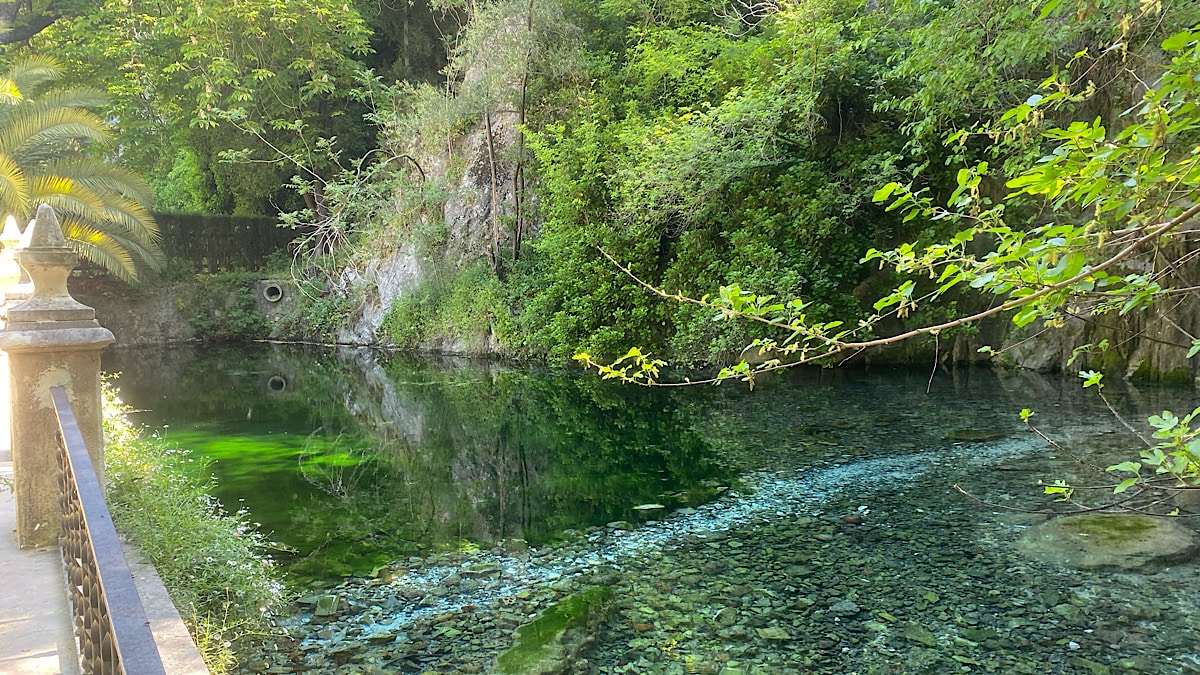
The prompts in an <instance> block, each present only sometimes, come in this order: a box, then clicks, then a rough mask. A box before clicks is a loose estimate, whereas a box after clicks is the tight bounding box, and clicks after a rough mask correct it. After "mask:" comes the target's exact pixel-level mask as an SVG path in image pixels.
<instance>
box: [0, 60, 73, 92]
mask: <svg viewBox="0 0 1200 675" xmlns="http://www.w3.org/2000/svg"><path fill="white" fill-rule="evenodd" d="M5 75H6V76H7V77H8V79H10V80H12V81H13V83H15V84H16V87H17V90H18V91H20V92H21V94H22V96H23V97H24V98H32V97H34V96H36V95H37V94H39V93H40V92H41V90H42V88H43V87H45V86H48V85H51V84H53V83H55V82H57V81H58V79H59V78H60V77H62V70H61V68H60V66H59V63H58V60H57V59H54V58H53V57H50V56H45V55H41V54H32V55H29V56H26V57H25V58H23V59H21V60H20V61H17V62H16V63H14V64H13V65H12V66H11V67H9V69H8V72H7V73H5Z"/></svg>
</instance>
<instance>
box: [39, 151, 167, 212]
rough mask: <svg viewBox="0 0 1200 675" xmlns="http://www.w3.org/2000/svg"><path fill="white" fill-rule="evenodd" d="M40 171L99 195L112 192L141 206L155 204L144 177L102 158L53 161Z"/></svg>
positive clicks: (43, 165)
mask: <svg viewBox="0 0 1200 675" xmlns="http://www.w3.org/2000/svg"><path fill="white" fill-rule="evenodd" d="M39 168H40V171H41V172H42V173H48V174H54V175H56V176H64V177H66V178H70V179H71V180H74V181H78V182H79V183H81V184H83V185H86V186H88V187H89V188H91V189H93V190H95V191H96V192H98V193H103V192H112V193H115V194H119V195H123V196H125V197H128V198H129V199H132V200H134V201H136V202H138V203H139V204H151V203H153V202H154V191H153V190H152V189H151V188H150V185H149V184H147V183H146V181H144V180H142V177H141V176H138V175H137V174H135V173H133V172H131V171H129V170H127V169H124V168H122V167H120V166H117V165H116V164H113V163H112V162H106V161H104V160H102V159H97V158H95V157H76V158H72V159H69V160H66V159H62V160H51V161H48V162H46V163H44V164H42V165H41V167H39Z"/></svg>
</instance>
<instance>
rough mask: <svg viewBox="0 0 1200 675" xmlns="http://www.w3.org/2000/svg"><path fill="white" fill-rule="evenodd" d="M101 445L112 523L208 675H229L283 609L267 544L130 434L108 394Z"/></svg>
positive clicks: (177, 461)
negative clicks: (166, 596) (173, 612)
mask: <svg viewBox="0 0 1200 675" xmlns="http://www.w3.org/2000/svg"><path fill="white" fill-rule="evenodd" d="M104 436H105V450H106V452H105V466H106V468H107V475H108V490H107V492H108V503H109V508H110V509H111V511H112V515H113V521H114V523H115V524H116V525H117V527H118V528H120V530H121V531H122V532H123V533H125V534H126V535H127V536H128V537H129V538H130V539H131V540H132V541H133V543H134V544H135V545H136V546H137V547H138V549H139V550H140V551H141V552H142V553H143V554H144V555H145V556H146V557H147V558H149V559H150V562H152V563H153V564H154V567H155V568H156V569H157V570H158V574H159V576H160V577H162V580H163V583H164V585H166V587H167V589H168V591H169V593H170V595H171V600H172V601H173V602H174V603H175V606H176V607H177V608H179V611H180V614H181V615H182V616H183V620H184V622H185V623H186V624H187V626H188V629H189V630H190V631H191V633H192V636H193V638H194V639H195V640H196V644H197V645H198V646H199V647H200V651H201V654H202V655H203V656H204V660H205V662H206V663H207V665H208V667H209V670H210V671H211V672H214V673H225V672H229V671H230V670H231V669H232V668H233V666H235V665H236V663H237V655H238V654H239V653H243V652H244V650H245V649H246V648H248V647H249V645H250V643H251V642H253V641H254V640H256V639H259V638H261V637H264V636H266V635H269V634H270V633H271V632H272V627H271V620H270V616H271V613H272V612H273V610H275V609H276V608H277V607H278V606H279V605H281V604H282V602H283V600H284V598H283V586H282V584H281V583H280V581H279V579H278V575H277V573H276V571H275V568H274V566H273V563H272V560H271V558H270V557H269V555H267V554H266V553H265V551H266V550H267V549H268V543H267V542H266V540H264V539H263V537H262V535H260V534H259V533H258V532H257V531H256V530H255V528H254V525H253V524H251V523H250V522H249V521H248V520H247V518H246V514H245V513H242V512H238V513H233V514H230V513H228V512H226V511H225V510H224V509H222V507H221V505H220V503H218V502H217V501H216V500H215V499H213V498H212V497H211V496H210V494H209V490H210V489H211V486H212V479H211V478H210V477H208V474H207V472H206V471H205V470H204V469H205V466H204V464H203V463H197V462H196V461H195V460H194V459H193V458H192V457H190V456H189V454H188V453H187V452H186V451H184V450H180V449H177V448H170V447H168V446H167V445H166V443H165V442H164V441H162V440H161V439H160V438H158V437H156V436H147V435H145V434H143V433H141V432H140V431H139V430H137V429H135V428H134V427H133V425H132V424H131V423H130V422H129V420H128V419H127V418H126V416H125V409H124V407H123V406H122V405H121V403H120V401H119V400H118V399H117V397H116V393H115V392H114V391H113V390H112V389H109V388H107V387H106V388H105V406H104Z"/></svg>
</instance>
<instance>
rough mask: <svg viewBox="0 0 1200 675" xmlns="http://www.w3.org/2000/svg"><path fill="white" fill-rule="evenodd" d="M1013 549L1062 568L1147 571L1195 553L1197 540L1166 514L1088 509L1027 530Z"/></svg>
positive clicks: (1183, 559) (1173, 562) (1199, 541)
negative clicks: (1103, 511)
mask: <svg viewBox="0 0 1200 675" xmlns="http://www.w3.org/2000/svg"><path fill="white" fill-rule="evenodd" d="M1017 549H1018V550H1019V551H1021V552H1022V553H1023V554H1025V555H1027V556H1029V557H1030V558H1033V559H1034V560H1040V561H1042V562H1048V563H1054V564H1058V565H1063V566H1066V567H1075V568H1080V569H1114V570H1121V571H1127V572H1150V571H1154V570H1157V569H1159V568H1162V567H1164V566H1167V565H1171V564H1175V563H1180V562H1186V561H1187V560H1190V559H1191V558H1193V557H1195V555H1196V553H1197V551H1200V538H1198V537H1197V536H1196V534H1195V533H1194V532H1192V531H1190V530H1189V529H1187V528H1186V527H1184V526H1182V525H1180V524H1179V523H1178V522H1176V521H1174V520H1171V519H1169V518H1156V517H1153V516H1146V515H1142V514H1135V513H1088V514H1084V515H1079V516H1067V517H1065V518H1057V519H1055V520H1051V521H1048V522H1045V523H1042V524H1041V525H1036V526H1034V527H1031V528H1029V529H1028V530H1027V531H1026V532H1025V534H1024V535H1023V536H1022V537H1021V539H1020V540H1019V541H1018V542H1017Z"/></svg>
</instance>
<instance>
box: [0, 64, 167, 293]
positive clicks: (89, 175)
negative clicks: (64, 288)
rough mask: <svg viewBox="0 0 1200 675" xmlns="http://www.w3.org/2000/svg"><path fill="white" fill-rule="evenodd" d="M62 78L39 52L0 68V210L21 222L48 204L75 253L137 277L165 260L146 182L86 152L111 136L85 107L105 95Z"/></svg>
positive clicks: (98, 102)
mask: <svg viewBox="0 0 1200 675" xmlns="http://www.w3.org/2000/svg"><path fill="white" fill-rule="evenodd" d="M60 76H61V73H60V71H59V68H58V64H57V63H56V62H55V61H54V60H53V59H50V58H47V57H44V56H31V57H27V58H25V59H24V60H22V61H20V62H19V63H17V64H16V65H14V66H12V67H11V68H10V69H9V70H8V72H6V73H0V215H3V214H5V213H11V214H12V215H14V216H16V218H17V219H18V221H20V222H26V221H28V220H29V218H31V217H32V216H33V214H34V212H35V210H36V209H37V206H38V204H49V205H51V206H52V207H54V210H55V212H57V213H58V217H59V219H60V221H61V222H62V226H63V234H64V235H65V236H66V238H67V242H68V243H69V244H70V245H71V246H72V247H73V248H74V249H75V251H76V252H77V253H78V254H79V255H80V256H81V257H83V258H85V259H87V260H89V261H91V262H93V263H95V264H97V265H99V266H101V267H103V268H104V269H106V270H108V272H109V273H111V274H113V275H114V276H116V277H118V278H120V279H124V280H125V281H136V280H137V278H138V276H139V272H142V271H145V270H146V269H151V270H157V269H159V267H160V266H161V262H162V259H163V254H162V249H161V248H159V244H158V242H159V234H158V226H157V225H156V224H155V223H154V217H153V216H151V215H150V211H149V210H148V209H147V208H146V206H145V205H147V204H150V203H151V202H152V201H153V195H152V193H151V191H150V187H149V186H148V185H147V184H146V183H145V181H143V180H142V179H140V178H138V177H137V176H135V175H133V174H132V173H130V172H129V171H126V170H124V169H122V168H120V167H118V166H116V165H115V164H113V163H112V162H109V161H106V160H105V159H103V158H100V157H97V156H96V155H95V154H93V152H92V151H93V150H94V149H95V148H110V147H112V145H113V142H114V138H115V136H114V134H113V132H112V130H111V129H110V128H109V126H108V124H106V123H105V121H104V120H103V119H102V118H101V117H100V116H99V115H97V114H96V113H94V112H92V111H91V110H89V108H94V107H97V106H100V105H103V104H104V103H105V96H104V94H103V93H102V92H99V91H96V90H92V89H86V88H55V87H54V84H55V83H56V82H57V81H58V79H59V77H60Z"/></svg>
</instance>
